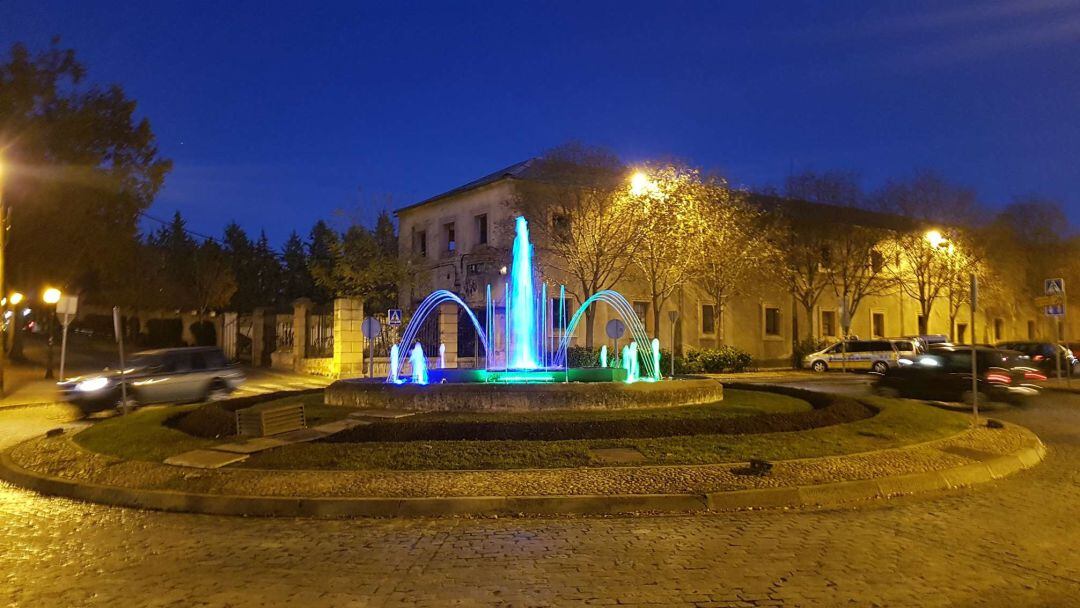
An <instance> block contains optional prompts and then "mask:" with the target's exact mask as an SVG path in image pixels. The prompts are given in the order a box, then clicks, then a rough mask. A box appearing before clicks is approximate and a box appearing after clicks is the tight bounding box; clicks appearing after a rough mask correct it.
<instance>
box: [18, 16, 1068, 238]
mask: <svg viewBox="0 0 1080 608" xmlns="http://www.w3.org/2000/svg"><path fill="white" fill-rule="evenodd" d="M826 4H827V6H826ZM901 5H902V6H901ZM0 15H2V17H0V44H2V45H3V46H4V47H5V48H6V47H7V46H8V45H10V43H11V42H14V41H16V40H19V41H24V42H27V43H29V44H30V45H31V46H33V47H38V48H40V47H43V46H45V45H46V44H47V43H48V40H49V38H50V36H52V35H54V34H58V35H60V36H61V37H62V40H63V43H64V45H66V46H71V47H74V48H75V49H76V50H77V51H78V53H79V56H80V57H81V59H82V60H83V61H84V62H85V63H86V64H87V65H88V66H89V68H90V75H89V76H90V79H91V80H92V81H95V82H118V83H120V84H122V85H123V86H124V88H125V89H126V90H127V92H128V94H129V95H131V96H132V97H134V98H135V99H137V100H138V101H139V108H140V112H141V113H142V114H144V115H145V116H147V117H149V118H150V120H151V122H152V125H153V128H154V130H155V132H156V133H157V135H158V139H159V142H160V147H161V151H162V153H163V154H164V155H165V156H167V157H169V158H172V159H173V160H174V161H175V169H174V171H173V172H172V174H170V175H169V177H168V179H167V182H166V186H165V189H164V191H163V192H162V193H161V195H160V196H159V198H158V200H157V202H156V203H155V204H154V207H153V210H152V211H153V212H154V213H156V214H158V215H161V216H167V215H169V214H171V213H172V211H173V210H176V209H179V210H180V211H182V212H183V213H184V215H185V216H187V217H188V218H189V220H190V225H191V227H192V228H193V229H195V230H198V231H201V232H209V233H212V234H218V233H220V230H221V228H222V226H223V225H224V223H225V222H226V221H228V220H230V219H237V220H239V221H240V222H241V223H242V224H243V225H244V226H245V227H247V228H249V229H250V230H252V231H257V230H258V229H260V228H265V229H266V230H267V232H268V234H269V235H270V237H271V239H272V240H273V241H274V242H275V244H277V243H280V242H281V241H282V240H283V239H284V238H285V236H287V234H288V232H289V231H290V230H292V229H293V228H296V229H298V230H299V231H300V232H301V233H303V234H306V232H307V231H308V229H309V228H310V226H311V224H312V223H313V222H314V221H315V220H316V219H318V218H332V217H335V215H334V214H335V210H344V211H345V212H346V215H347V216H348V217H359V218H360V219H362V220H365V221H369V220H370V219H371V218H373V217H374V213H375V211H376V209H374V207H381V206H391V207H396V206H402V205H404V204H407V203H410V202H415V201H416V200H419V199H421V198H424V197H426V196H429V195H432V194H436V193H438V192H441V191H443V190H446V189H449V188H452V187H454V186H456V185H459V184H461V183H464V182H466V181H469V180H471V179H473V178H476V177H478V176H480V175H483V174H485V173H488V172H490V171H493V170H496V169H498V168H501V167H503V166H505V165H509V164H511V163H514V162H516V161H518V160H522V159H524V158H527V157H529V156H533V155H536V154H538V153H540V152H542V151H543V150H544V149H546V148H549V147H551V146H554V145H557V144H559V143H561V142H563V141H565V140H569V139H577V140H581V141H585V142H587V143H594V144H599V145H605V146H609V147H611V148H612V149H614V150H615V151H616V152H618V153H619V154H621V155H623V156H624V158H626V159H628V160H640V159H644V158H649V157H654V156H664V157H666V156H677V157H681V158H684V159H686V160H689V161H691V162H693V163H696V164H698V165H701V166H704V167H706V168H711V169H719V170H722V171H724V172H725V173H726V174H727V175H729V176H730V177H731V178H732V180H733V181H734V182H736V183H739V184H746V185H750V186H762V185H767V184H776V183H779V182H781V181H782V180H783V178H784V177H785V176H786V175H787V174H788V173H789V171H791V170H792V169H794V170H796V171H799V170H803V169H817V170H827V169H842V170H850V171H856V172H858V173H859V174H861V175H862V176H863V178H864V181H865V185H867V186H868V187H871V188H872V187H875V186H877V185H879V184H880V183H881V182H882V180H884V179H885V178H887V177H889V176H903V175H905V174H908V173H910V172H911V171H912V170H913V169H915V168H920V167H927V168H936V169H938V170H940V171H941V172H943V173H944V174H945V175H946V176H948V177H950V178H952V179H954V180H956V181H959V182H962V183H965V184H969V185H971V186H973V187H975V188H977V190H978V192H979V193H980V195H981V196H982V198H984V199H985V200H987V201H989V202H991V203H997V204H1000V203H1002V202H1004V201H1007V200H1009V199H1010V198H1011V197H1012V196H1014V195H1019V194H1028V193H1038V194H1042V195H1045V196H1049V197H1054V198H1058V199H1060V200H1062V201H1063V202H1065V203H1066V205H1067V206H1068V207H1069V209H1070V214H1071V215H1072V217H1073V220H1074V222H1076V221H1077V220H1080V161H1078V159H1080V0H1069V1H1060V0H1058V1H1054V0H1008V1H1004V2H987V1H980V2H969V3H956V4H953V3H946V2H903V3H897V2H881V3H874V2H866V1H853V2H828V3H819V2H798V3H795V2H779V3H762V2H730V3H723V2H707V3H706V2H701V3H690V2H670V1H668V2H659V1H658V2H649V3H645V2H629V1H623V2H595V3H593V2H580V1H579V2H560V3H553V2H552V3H547V2H487V3H451V2H442V1H439V2H435V1H432V2H399V1H391V2H378V3H366V2H358V1H348V2H296V1H290V2H274V1H272V0H263V1H258V2H247V1H238V0H231V1H229V2H220V1H217V2H195V1H185V2H180V1H175V2H172V1H164V0H155V1H153V2H132V1H131V0H122V1H115V0H73V1H68V2H61V1H53V0H33V1H29V0H0ZM386 194H392V195H393V197H394V199H395V200H394V202H393V203H390V204H389V205H387V204H386V203H385V202H383V201H382V197H383V196H384V195H386ZM376 198H378V199H379V202H375V203H373V200H375V199H376ZM338 221H339V223H344V222H346V221H347V220H346V219H345V218H343V217H341V218H339V220H338Z"/></svg>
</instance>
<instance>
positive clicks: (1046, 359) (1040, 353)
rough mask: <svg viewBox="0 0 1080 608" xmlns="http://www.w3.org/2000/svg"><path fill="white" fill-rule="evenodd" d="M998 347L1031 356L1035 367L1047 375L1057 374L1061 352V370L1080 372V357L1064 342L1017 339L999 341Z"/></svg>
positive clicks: (1069, 372) (1063, 371)
mask: <svg viewBox="0 0 1080 608" xmlns="http://www.w3.org/2000/svg"><path fill="white" fill-rule="evenodd" d="M996 346H997V347H998V348H1004V349H1008V350H1015V351H1019V352H1021V353H1023V354H1024V355H1025V356H1027V357H1029V358H1030V360H1031V364H1032V366H1033V367H1037V368H1039V369H1040V370H1042V371H1043V372H1044V373H1046V374H1047V375H1056V374H1057V366H1058V354H1059V353H1060V354H1061V372H1062V373H1063V374H1068V375H1074V374H1077V373H1078V372H1080V359H1077V358H1076V357H1075V356H1074V355H1073V353H1072V350H1070V349H1069V347H1068V346H1066V345H1064V344H1055V343H1053V342H1036V341H1016V342H998V343H997V345H996Z"/></svg>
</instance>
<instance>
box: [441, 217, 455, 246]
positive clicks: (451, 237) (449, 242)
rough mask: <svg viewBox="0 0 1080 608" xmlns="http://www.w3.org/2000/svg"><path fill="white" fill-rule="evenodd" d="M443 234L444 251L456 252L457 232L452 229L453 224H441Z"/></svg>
mask: <svg viewBox="0 0 1080 608" xmlns="http://www.w3.org/2000/svg"><path fill="white" fill-rule="evenodd" d="M443 234H445V235H446V250H447V251H457V230H455V228H454V222H450V223H449V224H443Z"/></svg>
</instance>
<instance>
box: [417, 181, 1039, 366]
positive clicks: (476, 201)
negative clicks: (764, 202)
mask: <svg viewBox="0 0 1080 608" xmlns="http://www.w3.org/2000/svg"><path fill="white" fill-rule="evenodd" d="M530 163H531V161H526V162H523V163H518V164H516V165H512V166H510V167H507V168H506V169H504V170H502V171H498V172H495V173H492V174H490V175H488V176H485V177H483V178H480V179H478V180H475V181H473V182H470V183H467V184H465V185H463V186H461V187H458V188H455V189H453V190H450V191H448V192H446V193H443V194H440V195H438V196H435V197H432V198H430V199H427V200H424V201H421V202H419V203H416V204H414V205H410V206H408V207H405V208H402V209H399V210H398V211H397V212H396V215H397V218H398V222H399V238H398V242H399V248H400V253H401V255H402V256H406V257H410V258H412V259H413V260H414V261H415V263H416V269H417V272H416V274H415V280H414V282H413V284H412V285H410V286H408V287H407V288H403V289H402V290H401V292H400V294H399V303H400V305H401V307H402V308H403V309H405V310H406V314H408V312H409V311H410V310H412V308H413V307H414V306H415V305H416V303H418V302H419V301H420V300H421V299H422V298H423V297H425V296H426V295H427V294H428V293H430V292H431V291H432V290H434V289H447V290H450V291H453V292H454V293H456V294H458V295H459V296H460V297H461V298H462V299H463V300H464V301H465V302H466V303H467V304H468V306H469V307H470V308H472V309H473V311H474V313H476V315H477V317H478V318H480V319H483V315H484V312H485V298H486V294H487V289H488V286H489V285H490V286H491V292H492V298H493V300H494V301H496V302H501V301H502V298H503V287H504V285H505V280H506V274H505V273H506V266H507V265H508V264H509V261H510V260H509V258H510V256H509V249H510V246H511V242H512V240H513V233H512V224H513V218H515V217H516V216H517V215H518V213H517V211H516V210H515V209H514V207H513V201H514V200H515V188H516V184H517V183H520V180H523V179H528V173H529V168H530ZM799 204H800V205H803V206H805V205H814V204H811V203H804V202H799ZM819 207H820V208H821V210H822V211H829V212H831V213H832V214H834V215H837V217H838V218H841V219H839V220H838V221H837V224H836V230H843V229H845V225H844V224H843V219H842V218H843V217H844V215H845V214H847V213H848V212H852V213H855V212H854V211H852V210H848V209H841V208H837V207H833V206H830V205H820V206H819ZM767 212H768V211H767ZM526 219H527V220H529V221H530V222H532V221H543V219H538V220H537V219H534V218H528V217H527V218H526ZM548 255H549V252H546V251H544V250H542V249H539V248H538V249H537V251H536V253H535V257H536V263H537V270H538V272H539V274H540V278H541V280H542V281H543V282H545V283H546V284H547V285H548V297H547V303H546V305H547V306H548V310H547V315H546V318H547V319H548V320H549V326H550V327H549V331H551V332H553V333H557V332H558V323H557V321H556V322H554V323H552V320H553V319H557V318H558V315H559V309H560V302H559V299H558V298H559V285H560V284H565V286H566V301H565V302H563V303H562V306H564V307H565V308H566V310H567V312H566V315H567V317H569V316H570V315H571V314H572V313H573V312H574V311H575V310H577V307H578V306H580V304H581V302H582V300H583V299H584V298H583V297H582V296H581V294H579V293H576V291H575V289H574V287H573V285H572V284H571V282H570V281H569V280H567V277H564V276H559V273H558V272H557V271H555V270H554V269H553V267H554V266H555V265H553V264H551V263H550V261H547V262H546V260H549V258H548V257H547V256H548ZM615 289H616V290H617V291H619V292H621V293H622V294H623V296H625V297H626V299H627V300H628V301H629V302H630V303H631V304H632V305H633V307H634V310H635V312H636V313H637V315H638V317H639V318H640V319H641V321H642V322H643V323H644V324H645V326H646V330H647V332H648V333H649V335H650V336H654V337H658V338H659V339H660V343H661V345H662V347H663V348H665V349H669V348H672V346H674V348H675V351H676V352H682V351H685V350H686V349H690V348H708V347H715V346H718V345H720V344H729V345H732V346H736V347H738V348H741V349H743V350H745V351H746V352H748V353H749V354H750V355H751V356H752V357H753V359H754V361H755V365H756V366H762V367H767V366H786V365H790V364H791V358H792V353H793V350H794V345H795V342H796V341H797V339H796V338H795V336H796V335H797V336H798V340H802V339H805V338H806V337H807V334H808V332H812V335H813V336H814V337H815V338H817V339H820V340H823V341H829V340H836V339H838V338H839V336H840V333H841V323H842V319H841V314H842V310H841V306H840V304H839V298H838V297H837V296H836V294H835V293H833V290H832V288H831V287H826V288H825V290H824V291H823V293H822V295H821V297H820V299H819V301H818V302H817V304H816V305H815V307H814V308H813V310H812V311H810V313H809V314H807V311H806V310H804V308H803V307H802V305H801V304H799V303H797V302H796V300H795V299H794V298H793V296H792V294H791V292H790V290H789V289H788V288H787V287H786V285H785V283H784V281H783V277H782V274H781V273H780V272H779V270H778V269H770V268H763V269H761V276H760V279H759V280H758V281H755V282H754V285H752V286H748V287H747V289H745V290H743V291H744V293H745V294H746V295H741V296H738V297H732V298H729V299H728V300H727V301H725V302H723V303H717V302H715V301H713V300H712V298H710V297H709V295H708V294H706V293H705V291H704V290H702V289H701V288H700V287H698V286H697V285H694V284H688V285H685V286H683V287H682V288H681V289H680V290H679V291H678V292H677V293H675V294H674V295H673V296H672V297H671V298H670V299H669V301H668V302H666V303H665V304H664V305H663V307H662V311H661V315H660V319H661V322H660V327H654V320H653V314H652V309H651V307H652V303H651V302H650V299H649V297H648V290H647V288H646V287H645V285H644V283H643V282H641V281H640V280H635V279H634V278H633V277H632V276H631V277H628V278H627V279H625V280H623V281H622V282H620V283H619V284H618V285H616V286H615ZM947 298H948V293H947V292H944V293H943V294H942V301H938V302H937V303H936V304H935V305H934V309H933V312H932V315H931V318H930V319H928V320H927V327H928V333H935V334H945V335H950V334H951V335H953V336H954V337H955V341H956V342H960V343H970V342H971V341H972V340H973V339H974V341H976V342H979V343H994V342H998V341H1003V340H1028V339H1051V337H1052V336H1053V335H1054V331H1055V329H1054V324H1053V322H1052V321H1051V320H1049V319H1046V318H1044V317H1043V316H1042V315H1041V314H1040V311H1039V310H1038V309H1037V308H1036V307H1035V306H1033V305H1031V304H1029V303H996V304H991V305H987V306H983V307H982V308H981V310H980V311H978V312H977V313H976V318H975V330H974V332H973V331H972V327H971V325H972V320H971V319H970V314H969V313H968V311H967V309H966V307H965V308H964V309H963V310H962V311H961V312H960V314H959V315H958V317H957V318H956V320H955V326H954V327H952V328H951V331H950V320H949V313H948V308H949V307H948V304H947V303H946V302H945V301H944V299H947ZM596 306H597V311H596V318H595V322H594V325H593V328H592V332H593V344H594V345H595V346H599V345H601V344H608V345H609V348H611V347H613V346H615V344H614V342H615V341H614V340H612V339H610V338H608V337H607V336H606V335H605V326H606V324H607V322H608V321H609V320H610V319H613V318H616V317H617V316H618V315H617V314H616V313H615V311H614V310H612V309H610V308H609V307H607V306H606V305H605V304H596ZM495 315H496V318H495V323H500V322H501V321H500V320H501V318H502V317H501V316H500V315H501V310H500V309H498V307H496V312H495ZM919 316H920V315H919V305H918V302H917V301H916V300H915V299H913V298H911V297H909V296H907V295H905V294H903V293H901V292H899V290H896V291H893V292H892V293H885V294H883V295H880V296H868V297H866V298H865V299H864V300H863V301H862V302H861V303H860V305H859V307H858V309H857V310H855V311H854V312H853V314H852V315H851V334H853V335H855V336H858V337H861V338H877V337H899V336H910V335H915V334H917V333H918V328H919ZM434 317H435V316H434V315H433V318H434ZM437 317H438V320H437V322H436V321H434V320H433V321H432V322H431V328H430V329H429V334H430V336H431V338H430V339H431V340H432V341H434V340H436V339H437V340H438V341H439V342H440V343H443V344H445V345H446V350H447V351H448V353H450V354H451V355H452V356H453V359H451V358H450V357H448V359H447V364H448V365H460V366H473V365H480V364H482V362H481V361H479V360H478V357H483V353H482V352H480V349H479V347H478V346H477V344H476V341H475V339H474V338H472V337H470V336H471V334H473V333H474V331H473V330H472V329H471V321H469V322H468V323H466V322H465V318H464V317H463V316H462V315H461V313H459V312H458V311H456V310H454V305H444V309H443V310H442V311H441V312H440V314H439V315H437ZM672 317H677V320H676V321H674V322H673V323H672V322H669V320H670V319H671V318H672ZM585 331H586V328H585V324H584V322H583V323H581V324H579V325H578V327H577V328H576V329H575V330H574V331H573V333H572V336H571V344H575V345H584V344H585V343H586V336H585ZM436 336H437V337H436ZM624 339H625V338H624ZM502 346H503V345H502V344H501V343H497V344H495V345H494V348H493V351H494V352H493V354H492V356H494V357H496V358H499V357H501V356H503V355H502V351H501V349H502Z"/></svg>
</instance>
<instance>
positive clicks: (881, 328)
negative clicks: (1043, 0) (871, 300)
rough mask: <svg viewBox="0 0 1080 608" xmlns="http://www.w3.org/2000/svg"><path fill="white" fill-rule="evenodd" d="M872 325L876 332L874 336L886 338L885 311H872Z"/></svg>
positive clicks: (872, 329)
mask: <svg viewBox="0 0 1080 608" xmlns="http://www.w3.org/2000/svg"><path fill="white" fill-rule="evenodd" d="M870 325H871V326H872V327H871V331H872V332H873V334H874V336H873V337H875V338H884V337H885V313H883V312H873V313H870Z"/></svg>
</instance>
